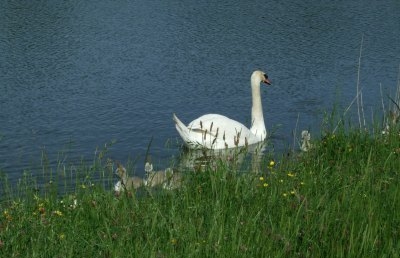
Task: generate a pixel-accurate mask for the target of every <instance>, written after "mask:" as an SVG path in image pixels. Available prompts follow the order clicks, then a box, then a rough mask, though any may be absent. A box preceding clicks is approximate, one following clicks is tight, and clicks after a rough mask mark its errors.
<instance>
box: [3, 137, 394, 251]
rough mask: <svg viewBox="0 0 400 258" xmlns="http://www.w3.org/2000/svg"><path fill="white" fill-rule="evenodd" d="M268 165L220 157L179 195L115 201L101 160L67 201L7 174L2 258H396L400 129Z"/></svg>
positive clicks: (337, 140) (324, 143) (324, 142)
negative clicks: (99, 178) (243, 167)
mask: <svg viewBox="0 0 400 258" xmlns="http://www.w3.org/2000/svg"><path fill="white" fill-rule="evenodd" d="M270 161H271V160H270V159H269V158H267V157H266V158H265V159H264V160H263V161H262V162H261V164H260V166H261V173H254V172H252V171H249V172H248V173H240V172H239V171H237V169H236V168H235V166H230V165H229V164H227V163H226V162H222V161H221V162H217V166H216V167H211V166H210V167H209V168H208V169H206V170H205V171H204V172H198V173H193V172H190V173H189V172H188V173H186V176H185V183H184V185H183V186H182V188H180V189H178V190H174V191H167V190H159V191H148V190H146V189H141V190H140V191H139V193H138V194H135V193H133V194H130V193H126V194H122V195H120V196H119V197H116V196H115V195H114V193H113V192H112V191H111V190H110V189H105V188H104V187H103V186H102V185H98V184H96V183H95V184H94V185H93V184H92V183H89V180H88V178H89V179H90V176H93V171H97V172H96V173H100V174H102V175H108V173H109V172H107V170H108V169H109V168H108V166H107V164H102V163H101V162H99V161H95V162H94V164H93V165H92V166H84V165H82V166H80V168H79V169H78V170H79V173H81V175H87V176H82V177H81V178H80V179H76V186H77V188H76V189H75V190H74V191H73V192H70V193H66V194H63V195H59V194H58V193H57V192H59V191H54V190H51V189H52V187H51V186H42V188H43V189H37V188H41V187H38V186H36V183H35V179H34V178H30V177H29V176H26V177H25V178H23V179H22V180H21V181H20V183H19V185H18V187H17V188H15V189H11V187H10V186H9V183H7V182H6V180H5V178H4V177H3V181H2V189H3V190H1V191H0V193H1V194H3V201H2V202H1V204H0V207H1V214H0V257H398V256H399V255H400V241H398V239H400V184H399V181H400V177H399V176H400V175H399V174H400V136H399V135H398V134H397V133H392V134H390V135H386V136H383V135H370V134H368V133H364V132H363V133H360V132H359V131H358V130H355V131H352V130H350V132H344V131H340V130H339V132H337V133H336V134H330V135H326V136H324V137H323V138H322V139H321V140H319V141H317V142H314V148H313V149H312V150H311V151H310V152H307V153H302V154H301V155H289V156H287V155H282V156H281V157H280V158H276V160H274V163H275V164H272V163H271V162H270ZM58 180H60V179H58ZM53 185H63V184H62V183H60V184H53ZM46 187H47V188H46ZM75 200H76V205H75V204H74V201H75Z"/></svg>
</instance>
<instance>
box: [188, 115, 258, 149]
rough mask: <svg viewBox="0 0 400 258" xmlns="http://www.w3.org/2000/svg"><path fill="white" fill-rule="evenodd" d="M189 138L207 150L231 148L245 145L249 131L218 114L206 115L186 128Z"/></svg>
mask: <svg viewBox="0 0 400 258" xmlns="http://www.w3.org/2000/svg"><path fill="white" fill-rule="evenodd" d="M187 127H188V129H189V130H190V134H191V138H192V139H196V140H197V141H198V142H200V143H202V145H204V144H205V145H206V147H208V148H216V149H222V148H225V147H228V148H232V147H235V146H243V145H245V144H247V143H248V142H247V141H248V140H249V137H250V135H251V132H250V130H249V129H248V128H247V127H246V126H244V125H243V124H242V123H239V122H237V121H235V120H232V119H230V118H228V117H226V116H222V115H218V114H207V115H204V116H201V117H199V118H197V119H195V120H193V121H192V122H191V123H190V124H189V125H188V126H187Z"/></svg>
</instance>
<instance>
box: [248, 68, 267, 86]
mask: <svg viewBox="0 0 400 258" xmlns="http://www.w3.org/2000/svg"><path fill="white" fill-rule="evenodd" d="M251 80H256V81H257V83H260V82H263V83H265V84H268V85H271V81H270V80H269V79H268V75H267V74H266V73H264V72H263V71H254V72H253V74H252V75H251Z"/></svg>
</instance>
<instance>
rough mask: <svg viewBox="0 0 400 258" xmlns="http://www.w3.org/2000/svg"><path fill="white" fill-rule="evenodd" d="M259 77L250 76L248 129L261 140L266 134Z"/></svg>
mask: <svg viewBox="0 0 400 258" xmlns="http://www.w3.org/2000/svg"><path fill="white" fill-rule="evenodd" d="M260 83H261V81H260V79H259V78H257V76H252V77H251V93H252V99H253V106H252V108H251V128H250V131H251V132H252V133H253V134H255V135H256V136H257V137H260V138H261V139H262V140H264V139H265V137H266V136H267V131H266V129H265V123H264V115H263V109H262V103H261V92H260Z"/></svg>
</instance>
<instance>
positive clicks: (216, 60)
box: [0, 0, 400, 178]
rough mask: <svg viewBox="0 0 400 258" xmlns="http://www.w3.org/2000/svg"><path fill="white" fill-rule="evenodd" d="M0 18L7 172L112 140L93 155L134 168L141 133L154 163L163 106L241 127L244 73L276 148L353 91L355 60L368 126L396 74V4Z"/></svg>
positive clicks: (129, 8) (126, 5) (23, 7)
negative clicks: (264, 82)
mask: <svg viewBox="0 0 400 258" xmlns="http://www.w3.org/2000/svg"><path fill="white" fill-rule="evenodd" d="M0 24H1V25H0V169H1V170H2V171H3V172H5V173H7V174H9V175H10V177H11V178H17V177H19V176H20V175H21V174H22V172H23V171H24V170H25V169H29V170H33V171H35V170H34V169H35V168H36V167H40V164H41V157H42V156H41V155H42V151H44V153H46V155H47V156H48V159H49V160H50V163H54V164H56V163H57V160H58V161H59V160H68V161H69V162H71V163H73V162H74V161H75V160H80V159H84V160H93V158H94V156H95V155H96V153H98V152H96V150H100V149H102V148H103V147H104V145H105V144H106V143H109V142H111V141H113V140H115V141H116V142H115V144H113V145H112V146H111V147H109V152H108V154H107V155H108V156H109V157H110V158H112V159H117V160H120V161H122V162H126V161H127V160H128V159H135V160H137V173H138V174H140V173H142V167H143V162H144V156H145V153H146V149H147V146H148V144H149V142H150V141H151V140H152V142H151V143H152V144H151V148H150V154H151V155H152V159H153V162H155V163H156V166H157V163H160V164H161V163H168V162H169V161H170V160H171V157H173V156H176V155H178V153H179V151H180V149H179V148H178V146H179V144H180V142H179V138H178V134H177V132H176V131H175V128H174V124H173V122H172V113H174V112H175V113H177V115H178V116H179V117H180V118H181V119H182V120H183V121H184V122H186V123H189V122H190V121H191V120H193V119H194V118H196V117H198V116H200V115H202V114H204V113H220V114H224V115H227V116H229V117H231V118H233V119H235V120H238V121H241V122H243V123H245V124H249V123H250V118H251V117H250V107H251V96H250V89H249V85H250V82H249V78H250V74H251V72H252V71H253V70H255V69H262V70H264V71H266V72H267V73H268V74H269V77H270V79H271V81H272V82H273V85H272V86H271V87H268V88H264V89H263V91H262V94H263V108H264V116H265V120H266V126H267V129H268V130H269V131H271V132H273V135H272V140H273V141H275V142H276V144H277V145H281V146H291V145H293V140H294V139H293V135H292V132H293V131H294V130H295V129H296V128H297V132H298V133H299V131H301V130H303V129H311V132H312V133H313V135H314V136H316V137H318V136H319V132H320V129H321V123H322V120H323V116H324V111H329V110H331V109H332V108H333V106H334V104H338V105H339V106H340V107H341V108H342V110H343V109H344V108H346V107H347V106H348V105H349V104H350V102H351V101H352V100H353V98H354V97H355V95H356V85H357V72H358V68H360V87H362V89H363V101H364V110H365V112H366V117H367V121H368V122H369V123H372V121H371V120H372V119H371V117H372V114H375V113H378V112H379V111H381V97H380V86H381V87H382V91H383V93H384V95H385V96H386V94H394V91H395V89H396V85H397V83H398V76H399V66H400V2H399V1H328V2H326V3H322V2H321V1H297V2H293V1H288V0H284V1H267V2H266V1H200V2H199V1H188V0H187V1H160V0H152V1H122V0H121V1H101V2H98V1H50V0H48V1H2V2H1V3H0ZM361 43H362V44H361ZM361 46H362V54H361V65H360V67H359V66H358V61H359V57H360V49H361ZM384 101H385V103H388V100H387V98H386V99H384ZM351 112H353V113H354V109H353V108H352V111H351ZM351 112H350V113H351ZM161 166H162V165H160V167H161Z"/></svg>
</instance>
